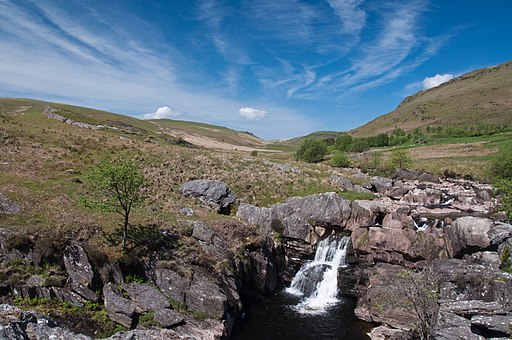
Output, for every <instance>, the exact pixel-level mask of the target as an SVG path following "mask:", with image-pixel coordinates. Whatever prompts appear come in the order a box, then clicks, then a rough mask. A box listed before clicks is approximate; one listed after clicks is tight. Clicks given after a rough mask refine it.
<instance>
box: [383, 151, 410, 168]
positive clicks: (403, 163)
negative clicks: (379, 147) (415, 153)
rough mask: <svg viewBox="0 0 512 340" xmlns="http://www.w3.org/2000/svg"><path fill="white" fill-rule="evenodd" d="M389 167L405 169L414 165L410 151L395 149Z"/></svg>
mask: <svg viewBox="0 0 512 340" xmlns="http://www.w3.org/2000/svg"><path fill="white" fill-rule="evenodd" d="M389 165H390V167H391V168H392V169H404V168H406V167H408V166H411V165H412V159H411V155H410V154H409V150H406V149H395V150H393V151H391V156H390V158H389Z"/></svg>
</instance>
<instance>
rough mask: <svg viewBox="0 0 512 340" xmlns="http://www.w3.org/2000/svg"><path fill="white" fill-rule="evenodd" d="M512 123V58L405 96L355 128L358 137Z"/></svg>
mask: <svg viewBox="0 0 512 340" xmlns="http://www.w3.org/2000/svg"><path fill="white" fill-rule="evenodd" d="M476 124H490V125H512V61H508V62H506V63H504V64H501V65H498V66H492V67H487V68H483V69H479V70H476V71H473V72H469V73H466V74H464V75H462V76H460V77H457V78H454V79H452V80H450V81H448V82H446V83H444V84H441V85H439V86H437V87H434V88H432V89H429V90H423V91H420V92H418V93H416V94H414V95H412V96H409V97H407V98H405V99H404V100H403V101H402V103H401V104H400V105H399V106H398V107H397V108H396V109H395V110H393V111H391V112H389V113H387V114H385V115H383V116H380V117H378V118H376V119H374V120H372V121H371V122H369V123H367V124H365V125H363V126H361V127H359V128H357V129H354V130H353V131H351V133H352V134H354V135H356V136H358V137H365V136H372V135H377V134H379V133H386V132H390V131H392V130H394V129H395V128H401V129H402V130H405V131H411V130H414V129H416V128H426V127H427V126H430V127H437V126H442V127H443V128H444V127H464V126H471V125H476Z"/></svg>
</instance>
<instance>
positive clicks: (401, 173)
mask: <svg viewBox="0 0 512 340" xmlns="http://www.w3.org/2000/svg"><path fill="white" fill-rule="evenodd" d="M420 175H421V172H418V171H415V170H408V169H397V170H396V171H395V178H400V179H402V180H409V181H415V180H417V179H418V178H419V177H420Z"/></svg>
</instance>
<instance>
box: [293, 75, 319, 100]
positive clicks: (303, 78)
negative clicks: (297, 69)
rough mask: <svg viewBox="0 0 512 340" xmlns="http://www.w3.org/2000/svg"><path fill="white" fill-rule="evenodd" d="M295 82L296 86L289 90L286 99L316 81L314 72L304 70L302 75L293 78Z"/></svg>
mask: <svg viewBox="0 0 512 340" xmlns="http://www.w3.org/2000/svg"><path fill="white" fill-rule="evenodd" d="M295 80H296V82H299V84H297V85H296V86H294V87H292V88H290V89H289V90H288V91H287V92H286V95H287V96H288V98H290V97H293V95H294V94H295V93H296V92H297V91H300V90H302V89H305V88H308V87H309V86H310V85H311V84H313V82H314V81H315V80H316V74H315V72H313V71H311V70H308V69H305V70H304V72H303V73H301V74H299V75H297V76H295Z"/></svg>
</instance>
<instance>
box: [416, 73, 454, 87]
mask: <svg viewBox="0 0 512 340" xmlns="http://www.w3.org/2000/svg"><path fill="white" fill-rule="evenodd" d="M452 79H453V74H450V73H446V74H436V75H435V76H433V77H426V78H425V79H423V82H422V84H423V89H424V90H428V89H431V88H433V87H436V86H439V85H441V84H442V83H446V82H447V81H448V80H452Z"/></svg>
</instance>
